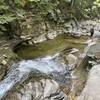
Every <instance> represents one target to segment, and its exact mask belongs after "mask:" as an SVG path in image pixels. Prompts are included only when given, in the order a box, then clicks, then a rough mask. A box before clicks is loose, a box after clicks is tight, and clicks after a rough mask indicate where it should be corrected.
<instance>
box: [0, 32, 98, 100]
mask: <svg viewBox="0 0 100 100" xmlns="http://www.w3.org/2000/svg"><path fill="white" fill-rule="evenodd" d="M3 40H4V39H3ZM87 40H88V38H87V36H84V35H83V36H79V35H78V36H75V35H70V36H67V35H66V34H64V35H59V36H57V37H56V38H55V39H53V40H47V41H44V42H41V43H37V44H34V45H33V44H30V45H29V44H27V43H26V42H22V43H20V44H18V45H16V46H15V47H14V49H13V50H12V49H11V47H12V46H11V42H6V41H4V42H1V49H0V51H1V52H3V53H0V55H1V59H0V60H1V67H0V68H1V70H0V73H1V74H0V77H1V82H0V98H1V100H3V99H4V100H77V99H78V100H86V99H88V98H90V97H87V96H85V95H86V94H88V92H89V96H91V95H92V94H93V98H96V97H97V99H96V100H99V99H98V98H99V96H98V95H99V89H98V88H97V87H99V83H100V82H99V79H97V78H98V77H99V76H98V75H99V74H96V73H95V74H93V73H92V71H93V72H97V73H99V72H98V71H99V67H98V68H97V64H100V56H99V54H100V42H99V39H94V41H91V40H89V41H87ZM86 41H87V42H86ZM13 51H14V52H13ZM16 54H17V55H18V56H16ZM95 65H96V67H93V66H95ZM10 66H11V67H10ZM92 67H93V68H92ZM91 68H92V69H91ZM91 73H92V76H91ZM93 76H95V77H96V80H97V82H98V84H96V83H97V82H96V81H95V82H94V79H95V77H94V78H93V79H92V78H91V77H93ZM89 81H91V82H89ZM90 83H91V84H90ZM92 83H93V84H92ZM95 84H96V86H97V87H93V85H95ZM91 86H92V87H91ZM90 87H91V88H90ZM89 89H90V90H91V89H93V90H95V91H94V92H91V91H88V90H89ZM84 91H85V92H84ZM96 91H97V92H98V93H96ZM84 94H85V95H84ZM84 97H85V98H86V99H84ZM89 100H91V99H89Z"/></svg>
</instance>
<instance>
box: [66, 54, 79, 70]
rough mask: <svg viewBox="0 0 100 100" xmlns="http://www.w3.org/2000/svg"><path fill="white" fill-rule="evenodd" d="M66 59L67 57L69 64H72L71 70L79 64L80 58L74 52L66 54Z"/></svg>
mask: <svg viewBox="0 0 100 100" xmlns="http://www.w3.org/2000/svg"><path fill="white" fill-rule="evenodd" d="M66 59H67V61H68V64H69V66H70V67H69V68H70V70H71V69H73V68H74V67H75V66H76V64H77V60H78V59H77V57H76V56H75V55H73V54H69V55H68V56H66Z"/></svg>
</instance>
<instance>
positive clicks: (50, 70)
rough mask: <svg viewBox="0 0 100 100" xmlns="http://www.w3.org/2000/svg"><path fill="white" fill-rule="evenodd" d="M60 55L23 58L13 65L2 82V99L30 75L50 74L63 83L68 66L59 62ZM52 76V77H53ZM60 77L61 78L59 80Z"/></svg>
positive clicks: (0, 85)
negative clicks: (32, 58)
mask: <svg viewBox="0 0 100 100" xmlns="http://www.w3.org/2000/svg"><path fill="white" fill-rule="evenodd" d="M58 55H59V54H56V55H54V56H47V57H45V58H39V59H35V60H23V61H20V62H18V63H15V64H13V65H12V66H11V69H10V70H9V72H8V75H7V76H6V78H5V79H4V80H3V81H2V82H1V83H0V100H1V99H2V98H3V97H4V96H6V95H7V93H8V92H9V91H10V90H11V89H12V88H13V87H14V86H18V85H19V84H21V83H22V82H24V81H25V80H26V79H27V78H28V77H29V75H30V73H31V75H33V76H36V77H37V76H38V77H41V76H47V77H48V76H50V75H51V77H52V79H54V80H56V81H57V82H58V83H61V82H62V83H63V84H64V82H65V80H63V79H66V78H68V77H67V76H65V74H66V73H67V71H66V66H65V65H63V64H61V63H59V61H58V59H57V58H58ZM51 77H50V78H51ZM59 77H60V80H59Z"/></svg>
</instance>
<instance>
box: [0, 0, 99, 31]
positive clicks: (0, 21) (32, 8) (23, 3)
mask: <svg viewBox="0 0 100 100" xmlns="http://www.w3.org/2000/svg"><path fill="white" fill-rule="evenodd" d="M62 2H64V3H67V4H68V5H69V6H68V7H66V10H65V12H67V10H68V9H69V10H71V11H69V12H70V13H71V15H72V16H74V17H75V18H80V19H81V18H84V17H88V18H89V17H91V16H94V17H97V16H99V13H100V0H0V31H4V30H5V29H6V28H5V25H6V24H9V23H11V22H12V21H13V20H15V19H17V20H18V21H19V22H21V21H23V20H26V19H27V17H29V16H31V17H32V18H33V19H35V20H36V21H37V20H38V21H39V22H41V21H42V20H44V19H45V18H46V17H47V15H48V14H52V13H56V12H57V10H58V9H60V8H59V7H58V6H59V4H61V3H62ZM62 6H63V5H62ZM66 6H67V5H66ZM62 8H63V7H62ZM58 11H59V10H58ZM61 14H62V13H61ZM33 16H35V17H33ZM57 16H58V17H59V14H58V15H57Z"/></svg>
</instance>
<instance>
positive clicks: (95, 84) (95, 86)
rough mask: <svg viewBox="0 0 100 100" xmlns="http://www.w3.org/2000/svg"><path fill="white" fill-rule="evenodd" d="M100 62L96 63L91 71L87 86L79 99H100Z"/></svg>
mask: <svg viewBox="0 0 100 100" xmlns="http://www.w3.org/2000/svg"><path fill="white" fill-rule="evenodd" d="M99 86H100V64H99V65H95V66H94V67H93V68H92V69H91V70H90V73H89V76H88V80H87V83H86V86H85V88H84V90H83V92H82V94H81V95H80V96H79V97H78V99H77V100H100V88H99Z"/></svg>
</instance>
